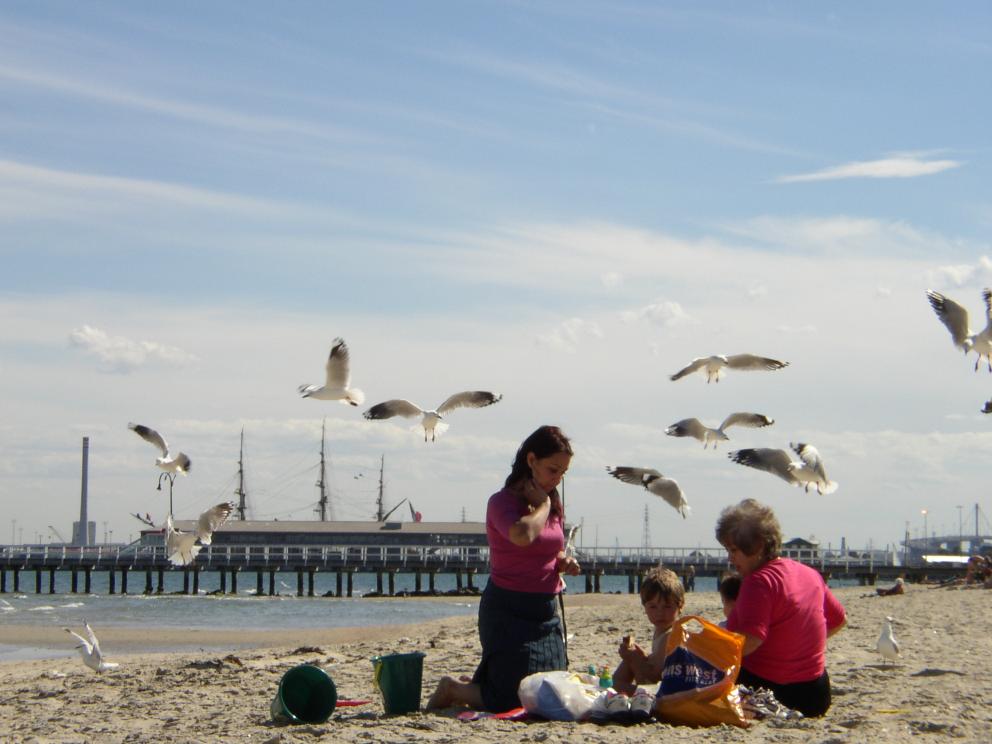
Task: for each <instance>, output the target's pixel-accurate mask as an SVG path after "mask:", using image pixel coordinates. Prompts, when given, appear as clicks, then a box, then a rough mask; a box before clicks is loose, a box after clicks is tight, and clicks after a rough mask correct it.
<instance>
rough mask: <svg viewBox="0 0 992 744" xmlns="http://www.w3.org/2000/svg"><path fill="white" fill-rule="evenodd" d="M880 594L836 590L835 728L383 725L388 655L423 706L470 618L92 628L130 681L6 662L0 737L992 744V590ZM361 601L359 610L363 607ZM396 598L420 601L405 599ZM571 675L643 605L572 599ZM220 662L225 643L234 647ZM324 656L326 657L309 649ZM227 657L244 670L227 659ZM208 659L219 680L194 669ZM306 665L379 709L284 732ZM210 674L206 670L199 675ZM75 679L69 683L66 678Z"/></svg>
mask: <svg viewBox="0 0 992 744" xmlns="http://www.w3.org/2000/svg"><path fill="white" fill-rule="evenodd" d="M870 592H871V590H870V589H861V588H849V589H842V590H839V591H838V592H837V594H838V596H839V597H840V598H841V600H842V601H843V602H844V604H845V606H846V607H847V611H848V626H847V628H845V629H844V630H843V631H842V632H841V633H840V634H838V635H837V636H835V637H834V638H833V639H831V641H830V645H829V650H828V669H829V672H830V676H831V679H832V680H833V687H834V705H833V708H832V709H831V710H830V712H829V713H828V714H827V716H826V717H824V718H822V719H815V720H802V721H797V722H785V723H778V722H768V721H764V722H756V723H754V724H753V725H752V726H751V727H750V728H749V729H747V730H742V729H736V728H731V727H719V728H711V729H690V728H682V727H673V726H669V725H667V724H663V723H657V722H650V723H644V724H638V725H634V726H620V725H606V726H603V725H597V724H593V723H581V724H578V723H560V722H545V721H530V722H512V721H498V720H491V719H490V720H480V721H474V722H463V721H459V720H457V719H456V718H455V717H454V713H455V711H445V712H443V713H441V714H434V713H413V714H409V715H404V716H387V715H385V714H384V712H383V707H382V700H381V697H380V694H379V693H378V691H376V690H375V688H374V686H373V683H372V665H371V663H370V661H369V659H370V658H371V657H372V656H375V655H377V654H386V653H398V652H407V651H415V650H418V651H424V652H426V654H427V657H426V659H425V668H424V678H425V679H424V696H423V700H425V701H426V699H427V696H428V695H429V693H430V691H431V690H432V689H433V685H434V683H436V681H437V679H438V678H439V677H440V676H441V675H442V674H446V673H454V674H458V673H466V674H467V673H471V672H472V670H473V668H474V665H475V663H476V660H477V658H478V652H479V645H478V636H477V634H476V631H475V620H474V618H472V617H461V618H454V619H450V620H444V621H440V622H434V623H430V624H425V625H419V626H395V627H380V628H362V629H352V630H340V629H335V630H328V631H300V632H294V633H285V632H280V633H267V632H253V633H242V632H239V631H237V630H236V629H231V630H229V631H217V632H214V633H192V632H186V631H175V630H164V631H159V630H154V629H118V630H114V629H110V628H104V629H97V632H98V635H100V636H101V645H102V646H103V649H104V653H105V654H106V657H107V658H108V660H111V661H117V662H120V664H121V666H120V668H119V669H116V670H113V671H110V672H105V673H103V674H96V673H95V672H93V671H91V670H89V669H87V668H86V667H84V666H83V665H82V662H81V661H80V660H79V659H78V658H72V659H59V660H51V659H49V660H36V661H11V662H5V663H3V664H0V741H4V742H8V741H9V742H35V741H36V742H141V741H155V742H269V743H272V744H274V743H275V742H314V741H316V740H319V739H323V740H327V741H350V742H364V741H368V742H412V741H425V742H455V741H458V742H460V743H461V744H482V743H483V742H500V743H502V742H507V741H526V742H547V743H548V744H555V743H558V742H561V743H562V744H564V743H565V742H584V743H589V744H592V743H594V742H649V741H650V742H657V741H662V740H664V741H697V742H710V741H713V742H716V741H719V742H738V741H748V742H824V743H825V742H896V741H903V740H905V739H906V738H907V737H914V741H930V740H943V739H957V740H960V741H966V742H988V741H992V663H990V662H992V641H990V639H989V635H988V634H989V631H990V630H992V623H990V622H989V608H990V605H992V592H990V591H986V590H981V589H958V588H937V587H930V586H907V591H906V593H905V594H904V595H901V596H893V597H877V596H874V595H873V594H871V593H870ZM356 601H361V600H356ZM396 601H397V602H404V601H415V600H408V599H397V600H396ZM566 609H567V616H566V617H567V622H568V631H569V633H570V634H574V636H573V638H572V640H571V642H570V647H569V653H570V658H571V662H572V666H573V668H575V669H584V668H585V667H587V666H588V665H589V664H603V663H610V664H611V665H612V664H614V663H615V662H616V646H617V643H618V641H619V639H620V637H621V636H622V635H624V634H627V633H631V632H632V633H634V634H635V636H636V637H637V638H641V639H646V638H648V637H649V636H650V627H649V626H648V624H647V622H646V621H645V619H644V615H643V613H642V611H641V609H640V607H639V604H638V599H637V597H633V596H629V595H578V596H572V597H569V598H568V599H567V602H566ZM686 609H687V611H688V612H690V613H696V614H700V615H703V616H704V617H707V618H709V619H713V620H718V619H720V614H719V613H720V604H719V599H718V596H717V594H716V593H715V592H707V593H698V594H690V595H689V596H688V598H687V608H686ZM886 615H891V616H893V617H894V618H895V619H896V624H895V626H894V629H895V634H896V637H897V639H898V641H899V643H900V644H901V646H902V658H901V659H900V660H899V661H898V662H897V663H896V664H895V665H894V666H893V665H886V664H883V661H882V659H881V657H880V656H879V655H878V654H877V653H876V652H875V651H874V647H875V641H876V639H877V637H878V634H879V631H880V629H881V625H882V619H883V618H884V616H886ZM151 636H154V639H155V642H156V643H166V644H167V643H169V642H175V643H179V642H182V643H190V642H199V643H203V644H204V645H205V646H207V647H210V650H206V651H200V652H194V653H183V654H180V655H176V656H172V655H165V654H147V653H141V652H140V650H141V649H142V648H147V645H146V644H147V642H148V639H149V637H151ZM67 640H68V637H67V636H65V634H64V633H63V632H62V631H61V630H60V629H57V628H55V629H51V628H37V627H16V628H10V627H3V628H0V642H3V643H17V644H27V645H35V646H50V645H61V644H65V643H66V641H67ZM225 643H226V644H228V645H227V646H226V647H225V648H224V649H223V650H220V651H218V650H217V647H223V646H224V644H225ZM300 646H313V647H316V650H298V649H299V647H300ZM228 653H230V654H232V655H233V657H234V658H232V659H226V660H225V657H226V656H228ZM205 661H206V662H213V663H212V664H211V665H210V666H208V668H196V667H195V666H191V664H192V663H194V662H205ZM301 663H314V664H317V665H319V666H322V667H323V668H324V669H325V670H326V671H327V672H328V673H329V674H330V675H331V677H332V678H333V679H334V681H335V683H336V686H337V689H338V695H339V697H342V698H358V699H368V700H371V703H370V704H368V705H364V706H360V707H356V708H339V709H338V710H337V712H336V713H335V715H334V716H333V717H332V718H331V720H329V721H327V722H326V723H323V724H320V725H298V726H293V725H277V724H274V723H273V722H272V721H271V719H270V715H269V704H270V702H271V700H272V698H273V696H274V694H275V691H276V689H277V687H278V684H279V680H280V679H281V677H282V675H283V673H284V672H285V671H286V670H288V669H289V668H291V667H293V666H295V665H297V664H301ZM201 666H202V664H201ZM59 675H65V676H59Z"/></svg>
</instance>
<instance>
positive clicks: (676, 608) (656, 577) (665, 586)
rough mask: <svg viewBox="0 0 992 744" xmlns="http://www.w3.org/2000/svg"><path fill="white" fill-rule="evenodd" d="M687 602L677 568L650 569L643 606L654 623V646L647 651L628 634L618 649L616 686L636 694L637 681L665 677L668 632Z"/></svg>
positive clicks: (652, 644)
mask: <svg viewBox="0 0 992 744" xmlns="http://www.w3.org/2000/svg"><path fill="white" fill-rule="evenodd" d="M684 604H685V589H684V587H683V586H682V581H681V580H680V579H679V577H678V575H676V573H675V572H674V571H672V570H671V569H668V568H661V567H658V568H654V569H651V571H649V572H648V575H647V576H645V577H644V581H643V582H642V583H641V606H642V607H643V608H644V614H646V615H647V616H648V620H649V621H650V622H651V625H653V626H654V635H653V637H652V639H651V650H650V652H649V651H645V650H644V649H643V648H641V647H640V646H639V645H637V644H636V643H635V642H634V639H633V638H632V637H631V636H624V638H623V640H622V641H621V642H620V648H619V649H618V652H619V654H620V659H621V661H620V666H618V667H617V670H616V671H615V672H614V673H613V689H615V690H616V691H617V692H622V693H624V694H626V695H633V694H634V691H635V690H636V689H637V685H647V684H652V683H654V682H660V681H661V669H662V667H663V666H664V664H665V646H666V645H667V643H668V634H669V633H670V632H671V630H672V623H674V622H675V621H676V620H677V619H678V617H679V615H680V614H681V613H682V607H683V605H684Z"/></svg>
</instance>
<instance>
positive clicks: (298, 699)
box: [269, 664, 338, 723]
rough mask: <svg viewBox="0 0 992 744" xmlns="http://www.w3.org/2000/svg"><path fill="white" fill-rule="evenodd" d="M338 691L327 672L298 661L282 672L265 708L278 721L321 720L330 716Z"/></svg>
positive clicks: (310, 721) (303, 721)
mask: <svg viewBox="0 0 992 744" xmlns="http://www.w3.org/2000/svg"><path fill="white" fill-rule="evenodd" d="M337 702H338V691H337V689H336V688H335V687H334V680H332V679H331V678H330V677H329V676H328V674H327V672H325V671H324V670H323V669H321V668H320V667H316V666H313V665H312V664H300V665H299V666H295V667H293V668H292V669H290V670H289V671H288V672H286V673H285V674H284V675H282V679H281V680H280V681H279V689H278V690H277V691H276V696H275V698H273V700H272V705H271V706H270V707H269V709H270V711H271V712H272V720H273V721H276V722H279V723H323V722H324V721H326V720H327V719H328V718H330V717H331V713H333V712H334V707H335V706H336V705H337Z"/></svg>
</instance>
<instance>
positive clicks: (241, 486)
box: [234, 426, 247, 522]
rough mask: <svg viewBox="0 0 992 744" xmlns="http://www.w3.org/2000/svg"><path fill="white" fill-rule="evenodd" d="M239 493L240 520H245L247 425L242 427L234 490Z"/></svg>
mask: <svg viewBox="0 0 992 744" xmlns="http://www.w3.org/2000/svg"><path fill="white" fill-rule="evenodd" d="M234 493H236V494H237V495H238V508H237V511H238V520H239V521H241V522H244V521H245V519H246V516H245V512H246V511H247V505H246V503H245V502H246V501H247V499H246V496H247V494H246V493H245V427H243V426H242V427H241V451H240V452H239V453H238V489H237V490H236V491H235V492H234Z"/></svg>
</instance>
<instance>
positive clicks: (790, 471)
mask: <svg viewBox="0 0 992 744" xmlns="http://www.w3.org/2000/svg"><path fill="white" fill-rule="evenodd" d="M790 446H791V447H792V449H793V450H794V451H795V453H796V454H797V455H799V460H793V459H792V456H791V455H790V454H789V453H788V452H787V451H786V450H783V449H769V448H765V447H760V448H757V449H742V450H735V451H734V452H730V453H728V454H727V456H728V457H729V458H730V459H731V460H733V461H734V462H737V463H740V464H741V465H747V466H748V467H749V468H756V469H757V470H764V471H765V472H768V473H771V474H772V475H777V476H778V477H779V478H781V479H782V480H784V481H785V482H786V483H791V484H792V485H794V486H802V487H804V488H805V489H806V490H807V491H809V489H810V486H816V490H817V492H818V493H821V494H823V493H833V492H834V491H836V490H837V484H836V483H835V482H834V481H832V480H830V479H829V478H827V471H826V469H825V468H824V466H823V460H822V459H821V457H820V453H819V452H817V450H816V447H814V446H813V445H811V444H805V443H803V442H799V443H798V444H791V445H790Z"/></svg>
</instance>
